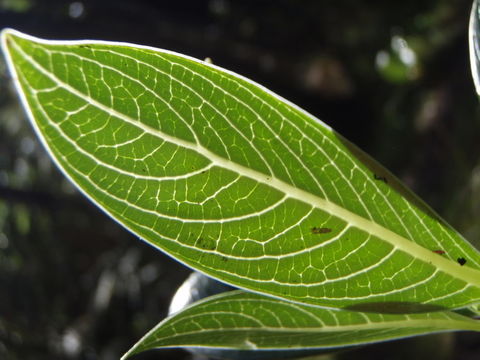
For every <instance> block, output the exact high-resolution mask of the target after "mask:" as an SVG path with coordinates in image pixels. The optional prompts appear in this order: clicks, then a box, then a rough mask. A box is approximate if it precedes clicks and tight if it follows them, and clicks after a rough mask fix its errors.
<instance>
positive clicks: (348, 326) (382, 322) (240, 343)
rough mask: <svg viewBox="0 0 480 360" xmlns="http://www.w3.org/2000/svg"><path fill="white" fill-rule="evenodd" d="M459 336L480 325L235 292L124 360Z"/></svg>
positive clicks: (144, 342) (181, 317) (457, 318)
mask: <svg viewBox="0 0 480 360" xmlns="http://www.w3.org/2000/svg"><path fill="white" fill-rule="evenodd" d="M455 330H473V331H480V323H479V322H478V321H476V320H472V319H469V318H467V317H464V316H461V315H458V314H455V313H452V312H446V311H445V312H443V311H438V312H434V313H422V314H408V315H405V314H403V315H400V314H388V315H387V314H373V313H360V312H353V311H346V310H341V311H336V310H330V309H322V308H318V307H312V306H306V305H299V304H294V303H292V302H285V301H281V300H277V299H272V298H267V297H265V296H260V295H257V294H252V293H247V292H244V291H233V292H228V293H223V294H220V295H216V296H212V297H209V298H207V299H205V300H202V301H199V302H197V303H195V304H193V305H192V306H190V307H188V308H186V309H185V310H183V311H180V312H178V313H176V314H174V315H172V316H170V317H169V318H167V319H165V320H164V321H162V322H161V323H160V324H158V325H157V326H156V327H155V328H153V329H152V330H151V331H150V332H149V333H148V334H147V335H145V336H144V337H143V338H142V339H141V340H140V341H139V342H138V343H137V344H135V346H133V347H132V349H131V350H130V351H129V352H128V353H127V354H125V355H124V358H127V357H129V356H131V355H133V354H136V353H139V352H142V351H145V350H150V349H156V348H168V347H204V348H211V349H231V350H303V351H305V350H314V349H315V350H326V349H331V348H339V347H346V346H353V345H361V344H367V343H372V342H378V341H385V340H391V339H396V338H402V337H407V336H414V335H422V334H426V333H432V332H440V331H455ZM224 356H228V352H226V353H224ZM245 358H248V357H247V356H245Z"/></svg>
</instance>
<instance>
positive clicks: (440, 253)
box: [433, 250, 445, 255]
mask: <svg viewBox="0 0 480 360" xmlns="http://www.w3.org/2000/svg"><path fill="white" fill-rule="evenodd" d="M433 252H434V253H435V254H438V255H445V251H443V250H433Z"/></svg>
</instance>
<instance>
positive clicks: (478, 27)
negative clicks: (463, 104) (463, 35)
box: [469, 0, 480, 95]
mask: <svg viewBox="0 0 480 360" xmlns="http://www.w3.org/2000/svg"><path fill="white" fill-rule="evenodd" d="M478 5H479V4H478V0H475V1H474V2H473V6H472V13H471V14H470V29H469V43H470V66H471V68H472V77H473V82H474V84H475V89H476V91H477V94H478V95H480V39H479V36H480V8H479V6H478Z"/></svg>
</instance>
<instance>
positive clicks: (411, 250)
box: [4, 33, 480, 287]
mask: <svg viewBox="0 0 480 360" xmlns="http://www.w3.org/2000/svg"><path fill="white" fill-rule="evenodd" d="M4 36H8V33H7V34H4ZM10 39H11V40H12V41H10V44H13V46H14V47H15V48H16V50H17V51H18V52H19V53H21V54H22V56H23V57H24V58H25V60H26V61H28V62H29V63H30V64H31V65H32V66H33V67H34V68H35V69H37V70H38V71H39V72H40V73H42V74H43V75H44V76H46V77H48V78H49V79H50V80H52V81H53V82H55V83H57V84H59V86H61V87H63V88H64V89H65V90H67V91H69V92H71V93H72V94H74V95H76V96H78V97H79V98H81V99H85V101H88V103H90V104H92V105H93V106H96V107H97V108H99V109H100V110H102V111H104V112H106V113H107V114H110V115H112V116H115V117H117V118H118V119H121V120H123V121H125V122H126V123H129V124H131V125H133V126H136V127H138V128H140V129H142V130H144V131H145V132H147V133H149V134H151V135H153V136H157V137H160V138H162V139H163V140H165V141H168V142H171V143H173V144H177V145H179V146H182V147H184V148H187V149H190V150H192V151H195V152H197V153H199V154H201V155H203V156H205V157H206V158H207V159H209V160H210V161H212V163H214V164H215V165H217V166H219V167H223V168H226V169H228V170H231V171H233V172H236V173H238V174H240V175H242V176H246V177H248V178H251V179H253V180H255V181H257V182H259V183H261V184H265V185H267V186H271V187H273V188H274V189H277V190H278V191H280V192H283V193H285V194H287V195H288V196H289V197H290V198H293V199H296V200H299V201H301V202H305V203H307V204H310V205H311V206H314V207H316V208H319V209H321V210H323V211H326V212H328V213H329V214H332V215H333V216H336V217H339V218H341V219H343V220H345V221H346V222H347V223H348V224H350V226H353V227H357V228H359V229H361V230H363V231H365V232H366V233H368V234H371V235H373V236H376V237H378V238H379V239H381V240H383V241H386V242H388V243H390V244H391V245H392V246H393V247H394V248H396V249H398V250H401V251H404V252H406V253H407V254H409V255H411V256H413V257H415V258H417V259H419V260H421V261H424V262H428V263H430V264H432V265H433V266H435V267H436V268H438V269H439V270H441V271H443V272H445V273H447V274H449V275H450V276H452V277H455V278H457V279H459V280H462V281H464V282H466V283H469V284H472V285H474V286H477V287H480V271H478V270H475V269H472V268H470V267H467V266H463V267H461V266H460V265H459V264H457V263H455V262H453V261H450V260H447V259H445V258H443V257H441V256H438V255H436V254H432V251H431V250H429V249H425V248H423V247H422V246H420V245H418V244H416V243H415V242H413V241H411V240H408V239H406V238H404V237H403V236H400V235H398V234H397V233H395V232H393V231H391V230H389V229H387V228H385V227H383V226H381V225H379V224H377V223H375V222H373V221H371V220H369V219H365V218H363V217H361V216H359V215H357V214H355V213H353V212H351V211H349V210H347V209H345V208H343V207H341V206H339V205H337V204H335V203H333V202H331V201H328V200H326V199H322V198H319V197H318V196H316V195H313V194H311V193H309V192H307V191H304V190H301V189H299V188H296V187H294V186H292V185H290V184H288V183H285V182H284V181H282V180H279V179H277V178H275V177H273V176H270V175H265V174H262V173H260V172H258V171H256V170H253V169H250V168H247V167H245V166H243V165H240V164H237V163H234V162H233V161H230V160H228V159H225V158H222V157H220V156H218V155H217V154H215V153H213V152H211V151H210V150H208V149H206V148H205V147H203V146H201V145H199V144H193V143H191V142H188V141H185V140H183V139H179V138H176V137H173V136H171V135H168V134H165V133H163V132H161V131H159V130H157V129H153V128H151V127H149V126H147V125H145V124H144V123H141V122H139V121H136V120H134V119H132V118H130V117H128V116H126V115H124V114H122V113H119V112H117V111H116V110H114V109H111V108H108V107H107V106H105V105H103V104H102V103H99V102H98V101H96V100H94V99H92V98H91V97H89V96H87V95H85V94H83V93H81V92H80V91H78V90H76V89H75V88H73V87H71V86H70V85H69V84H66V83H64V82H63V81H61V80H60V79H58V78H57V77H56V76H55V75H54V74H52V73H50V72H48V71H47V70H45V69H44V68H43V67H42V66H41V65H40V64H38V63H37V62H36V61H35V60H34V59H33V58H32V57H31V56H29V55H27V54H26V53H25V52H24V51H23V49H21V47H20V46H19V45H18V44H16V43H15V42H14V41H13V39H12V37H10ZM30 41H31V40H30ZM5 43H6V42H5ZM5 48H7V49H8V46H5ZM45 51H46V50H45ZM9 56H10V57H11V55H9ZM15 81H18V79H16V80H15ZM39 135H40V136H41V137H43V135H42V134H41V132H39ZM425 259H428V260H425Z"/></svg>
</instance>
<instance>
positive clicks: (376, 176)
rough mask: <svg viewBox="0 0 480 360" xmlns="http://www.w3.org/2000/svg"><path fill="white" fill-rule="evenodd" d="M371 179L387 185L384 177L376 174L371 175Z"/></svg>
mask: <svg viewBox="0 0 480 360" xmlns="http://www.w3.org/2000/svg"><path fill="white" fill-rule="evenodd" d="M373 178H374V179H375V180H379V181H383V182H384V183H385V184H388V181H387V178H386V177H385V176H380V175H377V174H373Z"/></svg>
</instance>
